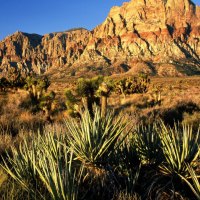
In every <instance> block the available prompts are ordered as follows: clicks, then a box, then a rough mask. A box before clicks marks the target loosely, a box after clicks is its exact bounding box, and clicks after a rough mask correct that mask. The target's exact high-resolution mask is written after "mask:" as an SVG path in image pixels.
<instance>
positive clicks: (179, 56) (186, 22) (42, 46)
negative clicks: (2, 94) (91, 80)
mask: <svg viewBox="0 0 200 200" xmlns="http://www.w3.org/2000/svg"><path fill="white" fill-rule="evenodd" d="M199 42H200V7H198V6H196V5H195V4H193V3H192V2H191V1H190V0H137V1H136V0H131V1H129V2H125V3H123V4H122V6H115V7H113V8H112V9H111V10H110V13H109V15H108V17H107V18H106V20H105V21H104V22H103V23H102V24H101V25H99V26H97V27H96V28H94V29H93V30H92V31H91V32H90V31H88V30H86V29H83V28H78V29H71V30H68V31H64V32H55V33H51V34H46V35H44V36H39V35H37V34H27V33H23V32H16V33H15V34H13V35H12V36H11V37H7V39H6V40H4V41H2V42H0V70H1V71H4V70H5V69H8V68H9V67H10V66H12V65H15V66H16V67H19V68H21V69H26V70H27V69H28V70H32V71H35V72H36V73H44V72H46V73H51V74H54V75H55V74H56V75H55V76H56V77H61V76H67V75H69V74H71V72H70V69H73V70H75V69H76V73H75V74H76V75H77V76H78V75H80V74H81V73H82V71H84V70H83V69H85V70H86V71H87V70H89V71H90V69H91V73H98V72H99V69H101V73H103V74H107V75H108V74H113V73H121V72H125V71H126V70H129V69H130V72H131V73H133V72H138V71H145V72H148V73H150V74H157V75H169V74H170V75H183V74H188V75H190V74H192V73H197V74H198V73H200V70H199V67H198V66H199V63H200V43H199ZM69 66H72V67H71V68H69ZM59 68H61V69H65V72H64V73H62V74H59V70H58V69H59ZM88 73H89V72H88V71H87V75H88ZM73 74H74V73H73Z"/></svg>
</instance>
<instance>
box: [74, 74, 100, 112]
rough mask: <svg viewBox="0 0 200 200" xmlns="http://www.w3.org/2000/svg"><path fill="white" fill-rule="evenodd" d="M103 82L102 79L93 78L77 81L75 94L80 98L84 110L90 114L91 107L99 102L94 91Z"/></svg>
mask: <svg viewBox="0 0 200 200" xmlns="http://www.w3.org/2000/svg"><path fill="white" fill-rule="evenodd" d="M102 82H103V77H95V78H92V79H82V78H81V79H79V80H78V83H77V88H76V92H77V95H78V96H80V97H81V99H82V103H83V106H84V108H85V109H86V110H87V109H88V110H89V112H90V113H91V114H92V105H93V104H94V103H97V104H98V102H99V97H97V96H96V91H97V90H98V88H99V85H100V84H101V83H102Z"/></svg>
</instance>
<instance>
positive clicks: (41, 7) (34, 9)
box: [0, 0, 200, 40]
mask: <svg viewBox="0 0 200 200" xmlns="http://www.w3.org/2000/svg"><path fill="white" fill-rule="evenodd" d="M124 1H129V0H0V13H1V14H0V40H2V39H3V38H4V37H6V36H7V35H10V34H12V33H14V32H15V31H17V30H20V31H23V32H28V33H38V34H41V35H42V34H45V33H50V32H55V31H64V30H67V29H70V28H73V27H84V28H87V29H90V30H91V29H93V28H94V27H95V26H97V25H98V24H100V23H102V22H103V21H104V19H105V18H106V16H107V15H108V13H109V10H110V8H111V7H112V6H115V5H119V6H120V5H122V3H123V2H124ZM194 2H195V3H196V4H198V5H200V0H194Z"/></svg>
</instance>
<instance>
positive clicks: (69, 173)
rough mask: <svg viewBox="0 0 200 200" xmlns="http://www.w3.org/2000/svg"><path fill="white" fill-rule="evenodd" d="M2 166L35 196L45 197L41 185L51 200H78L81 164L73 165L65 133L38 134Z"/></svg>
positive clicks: (13, 153) (13, 150)
mask: <svg viewBox="0 0 200 200" xmlns="http://www.w3.org/2000/svg"><path fill="white" fill-rule="evenodd" d="M1 166H2V167H3V168H4V169H5V171H6V172H7V173H8V174H9V175H10V176H11V177H12V178H13V179H14V180H15V181H17V182H18V183H19V184H20V185H21V186H22V187H23V188H24V189H25V190H26V191H28V192H29V193H31V194H32V195H33V196H35V195H39V196H43V195H42V194H41V193H40V192H39V190H38V191H36V189H35V188H36V187H37V188H38V187H42V188H44V190H46V191H48V193H49V196H51V199H55V200H75V199H77V196H78V184H79V180H80V176H81V167H76V168H75V167H74V165H73V153H72V152H70V151H69V148H68V146H67V145H66V144H65V137H64V136H62V135H60V136H57V135H56V134H53V133H45V136H44V137H43V136H41V135H40V134H38V136H37V137H36V138H35V139H34V140H33V141H28V140H24V141H23V143H22V144H21V145H20V148H19V150H16V149H12V156H9V155H7V159H4V164H3V165H1ZM40 191H41V189H40ZM44 198H45V197H44Z"/></svg>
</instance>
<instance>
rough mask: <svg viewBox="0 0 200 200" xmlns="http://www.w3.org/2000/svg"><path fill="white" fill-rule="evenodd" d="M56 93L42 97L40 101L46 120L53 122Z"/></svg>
mask: <svg viewBox="0 0 200 200" xmlns="http://www.w3.org/2000/svg"><path fill="white" fill-rule="evenodd" d="M55 96H56V94H55V92H53V91H51V92H50V93H49V94H46V95H44V96H42V98H41V100H40V104H39V106H40V108H41V109H42V110H43V111H44V113H45V117H46V120H47V121H49V122H51V121H52V120H51V114H52V110H53V109H52V105H53V102H54V100H55Z"/></svg>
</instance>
